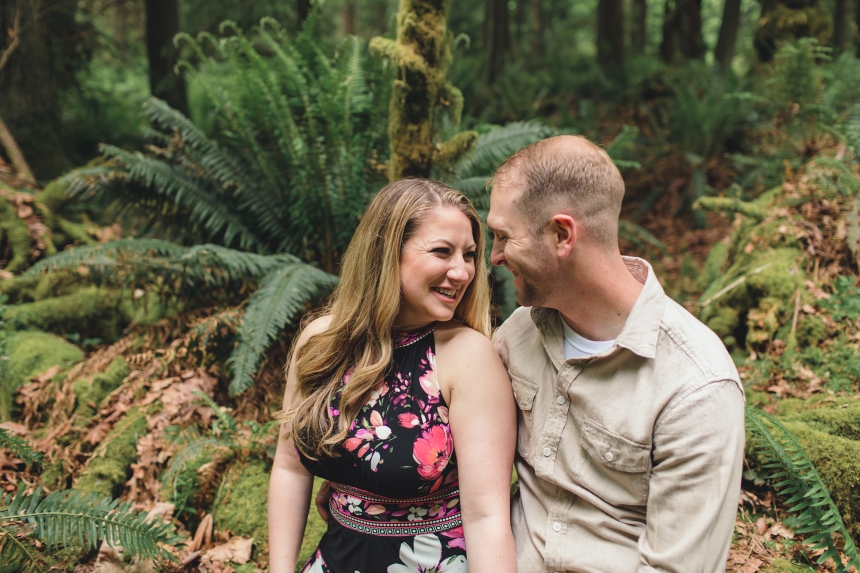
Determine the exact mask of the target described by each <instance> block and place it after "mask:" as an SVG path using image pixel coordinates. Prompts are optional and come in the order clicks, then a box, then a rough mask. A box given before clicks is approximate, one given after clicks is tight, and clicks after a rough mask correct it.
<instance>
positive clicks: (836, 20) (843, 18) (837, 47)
mask: <svg viewBox="0 0 860 573" xmlns="http://www.w3.org/2000/svg"><path fill="white" fill-rule="evenodd" d="M849 12H850V9H849V8H848V0H836V5H835V6H834V8H833V51H834V52H836V53H837V54H841V53H842V52H844V51H845V47H846V43H847V40H848V38H847V36H848V19H849V18H850V17H851V16H850V15H849Z"/></svg>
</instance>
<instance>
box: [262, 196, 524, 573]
mask: <svg viewBox="0 0 860 573" xmlns="http://www.w3.org/2000/svg"><path fill="white" fill-rule="evenodd" d="M489 330H490V319H489V288H488V284H487V273H486V268H485V263H484V237H483V233H482V230H481V224H480V221H479V219H478V215H477V213H476V212H475V210H474V208H473V207H472V206H471V204H469V202H468V200H467V199H466V198H465V197H464V196H463V195H461V194H460V193H458V192H456V191H454V190H453V189H451V188H449V187H447V186H445V185H443V184H441V183H438V182H435V181H428V180H423V179H406V180H402V181H396V182H394V183H391V184H389V185H387V186H386V187H385V188H383V189H382V191H380V192H379V194H378V195H377V196H376V198H374V200H373V201H372V202H371V204H370V206H369V207H368V209H367V212H366V213H365V214H364V216H363V217H362V219H361V222H360V223H359V225H358V229H357V230H356V232H355V236H354V237H353V239H352V242H351V243H350V245H349V248H348V249H347V251H346V253H345V255H344V257H343V266H342V273H341V282H340V285H339V286H338V288H337V290H336V291H335V293H334V295H333V297H332V301H331V303H330V304H329V306H328V308H327V309H326V311H325V313H324V316H322V317H320V318H317V319H316V320H314V321H313V322H311V323H310V324H308V325H307V326H306V327H305V328H304V331H303V332H302V333H301V335H300V336H299V337H298V341H297V342H296V344H295V348H294V351H293V353H292V357H291V360H290V364H289V367H288V371H287V389H286V393H285V396H284V413H283V419H284V426H285V432H284V433H283V435H282V436H281V437H280V440H279V442H278V449H277V453H276V455H275V462H274V467H273V468H272V476H271V481H270V486H269V548H270V570H271V571H272V573H287V572H292V571H293V569H294V568H295V565H296V561H297V559H298V554H299V549H300V546H301V541H302V534H303V531H304V528H305V522H306V520H307V514H308V506H309V501H310V494H311V484H312V481H313V475H317V476H321V477H323V478H325V479H327V480H330V481H331V482H332V490H333V493H332V497H331V503H330V505H329V509H330V511H331V515H332V519H329V525H328V530H327V531H326V533H325V535H324V536H323V538H322V539H321V540H320V544H319V547H318V548H317V550H316V552H315V553H314V555H313V556H312V557H311V558H310V560H309V561H308V562H307V563H306V564H305V567H304V571H312V572H329V571H331V572H333V573H340V572H346V573H353V572H359V573H380V572H387V573H411V572H415V573H418V572H423V571H430V570H433V571H436V572H439V573H443V572H463V573H465V572H466V571H467V563H468V571H469V572H470V573H501V572H510V573H513V572H514V571H515V569H516V556H515V554H514V548H513V541H512V536H511V529H510V521H509V493H510V477H511V466H512V464H513V455H514V446H515V441H516V419H515V416H516V414H515V408H514V401H513V396H512V391H511V386H510V381H509V380H508V377H507V374H506V373H505V371H504V368H503V366H502V364H501V361H500V360H499V358H498V356H497V355H496V353H495V350H494V349H493V346H492V344H491V343H490V340H489V339H488V335H489ZM454 444H456V451H455V449H454ZM466 548H468V562H467V557H466Z"/></svg>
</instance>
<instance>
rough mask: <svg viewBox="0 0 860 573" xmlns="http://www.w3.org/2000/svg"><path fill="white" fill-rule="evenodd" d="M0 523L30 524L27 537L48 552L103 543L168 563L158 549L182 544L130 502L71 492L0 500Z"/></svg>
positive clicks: (162, 523) (170, 529)
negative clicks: (32, 538) (44, 546)
mask: <svg viewBox="0 0 860 573" xmlns="http://www.w3.org/2000/svg"><path fill="white" fill-rule="evenodd" d="M0 522H5V523H12V524H21V525H24V524H32V525H35V529H33V532H32V535H33V536H34V537H36V538H37V539H39V540H40V541H42V542H43V543H44V544H45V545H46V546H47V548H48V550H49V551H52V550H56V549H57V548H59V547H71V546H77V547H85V548H88V549H90V550H92V549H95V548H96V547H98V544H99V543H100V542H101V541H102V540H104V541H107V542H108V543H109V544H111V545H114V546H120V547H122V548H123V549H125V551H126V553H127V554H128V555H140V556H142V557H144V558H159V559H172V556H171V555H170V553H168V552H167V551H166V550H165V549H164V547H162V545H175V544H177V543H178V542H179V541H180V540H181V538H180V537H179V536H177V535H176V534H175V533H174V531H173V525H172V524H170V523H167V522H165V521H163V520H161V519H157V518H156V519H152V520H148V519H147V514H146V512H139V511H137V510H136V509H134V507H133V506H132V505H131V504H130V503H120V501H119V500H111V499H110V498H107V497H103V496H99V495H97V494H84V493H82V492H79V491H75V490H61V491H55V492H53V493H49V494H48V495H46V496H43V491H42V488H41V487H40V488H39V489H37V490H36V491H35V492H34V493H32V494H29V495H28V494H27V493H25V491H24V489H23V488H21V489H19V490H18V492H17V493H15V494H9V495H7V496H4V497H3V498H2V499H0Z"/></svg>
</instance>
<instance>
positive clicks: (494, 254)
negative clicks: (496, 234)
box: [490, 240, 505, 267]
mask: <svg viewBox="0 0 860 573" xmlns="http://www.w3.org/2000/svg"><path fill="white" fill-rule="evenodd" d="M490 262H491V263H493V264H494V265H496V266H497V267H500V266H502V265H503V264H505V250H504V249H503V248H502V247H501V245H499V242H498V241H496V240H493V250H492V251H490Z"/></svg>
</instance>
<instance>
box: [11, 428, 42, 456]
mask: <svg viewBox="0 0 860 573" xmlns="http://www.w3.org/2000/svg"><path fill="white" fill-rule="evenodd" d="M0 448H6V449H8V450H9V451H10V452H12V453H13V454H15V455H16V456H18V457H19V458H21V459H22V460H24V462H26V463H27V464H41V463H42V461H43V458H44V456H43V455H42V453H41V452H37V451H35V450H34V449H33V448H31V447H30V444H28V443H27V442H26V441H25V440H22V439H21V438H19V437H18V436H16V435H14V434H13V433H11V432H10V431H9V430H7V429H5V428H0Z"/></svg>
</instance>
